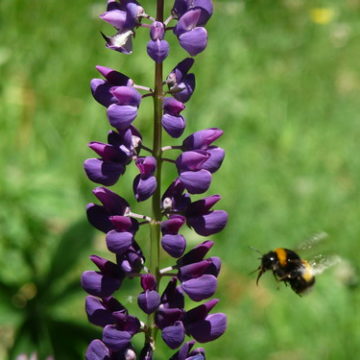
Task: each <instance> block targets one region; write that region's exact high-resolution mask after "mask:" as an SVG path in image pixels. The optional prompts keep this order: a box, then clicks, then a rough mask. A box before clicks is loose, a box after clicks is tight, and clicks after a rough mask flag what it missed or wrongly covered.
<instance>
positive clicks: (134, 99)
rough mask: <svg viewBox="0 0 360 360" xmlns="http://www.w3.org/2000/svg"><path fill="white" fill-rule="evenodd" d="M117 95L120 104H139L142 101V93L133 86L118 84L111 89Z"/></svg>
mask: <svg viewBox="0 0 360 360" xmlns="http://www.w3.org/2000/svg"><path fill="white" fill-rule="evenodd" d="M111 93H112V94H113V95H114V96H115V97H116V99H117V102H118V105H130V106H137V107H138V106H139V105H140V102H141V95H140V93H139V92H138V91H137V90H136V89H134V88H133V87H131V86H116V87H114V88H113V89H112V90H111Z"/></svg>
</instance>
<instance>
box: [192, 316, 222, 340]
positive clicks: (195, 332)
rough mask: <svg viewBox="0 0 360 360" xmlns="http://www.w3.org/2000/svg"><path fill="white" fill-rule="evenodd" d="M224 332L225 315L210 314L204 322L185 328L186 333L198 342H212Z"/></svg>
mask: <svg viewBox="0 0 360 360" xmlns="http://www.w3.org/2000/svg"><path fill="white" fill-rule="evenodd" d="M225 330H226V315H225V314H223V313H217V314H210V315H208V316H207V317H206V318H205V319H204V320H201V321H198V322H194V323H192V324H190V325H188V326H187V327H186V331H187V332H189V333H190V335H191V336H192V337H193V338H194V339H195V340H196V341H198V342H200V343H205V342H209V341H213V340H215V339H217V338H218V337H219V336H221V335H222V334H223V333H224V332H225Z"/></svg>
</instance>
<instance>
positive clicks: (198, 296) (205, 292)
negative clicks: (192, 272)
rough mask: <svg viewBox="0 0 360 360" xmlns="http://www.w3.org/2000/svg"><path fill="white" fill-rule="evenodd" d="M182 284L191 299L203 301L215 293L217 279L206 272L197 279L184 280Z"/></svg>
mask: <svg viewBox="0 0 360 360" xmlns="http://www.w3.org/2000/svg"><path fill="white" fill-rule="evenodd" d="M181 286H182V289H183V290H184V291H185V292H186V294H187V295H188V296H189V297H190V299H191V300H194V301H201V300H204V299H207V298H209V297H210V296H213V295H214V294H215V291H216V288H217V280H216V277H215V276H214V275H208V274H205V275H202V276H200V277H198V278H196V279H190V280H187V281H184V282H183V283H182V285H181Z"/></svg>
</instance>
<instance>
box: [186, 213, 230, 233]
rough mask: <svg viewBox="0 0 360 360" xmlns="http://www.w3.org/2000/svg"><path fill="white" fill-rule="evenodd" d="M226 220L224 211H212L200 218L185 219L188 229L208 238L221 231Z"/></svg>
mask: <svg viewBox="0 0 360 360" xmlns="http://www.w3.org/2000/svg"><path fill="white" fill-rule="evenodd" d="M227 220H228V214H227V212H226V211H224V210H214V211H211V212H209V213H207V214H204V215H200V216H193V217H188V218H187V223H188V225H189V226H190V227H192V228H194V230H195V231H196V232H197V233H198V234H199V235H202V236H209V235H212V234H216V233H218V232H219V231H221V230H222V229H223V228H224V227H225V225H226V223H227Z"/></svg>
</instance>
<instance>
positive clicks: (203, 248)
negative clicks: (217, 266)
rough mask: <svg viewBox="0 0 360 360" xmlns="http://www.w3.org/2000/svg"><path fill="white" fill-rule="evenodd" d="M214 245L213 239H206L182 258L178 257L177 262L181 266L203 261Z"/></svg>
mask: <svg viewBox="0 0 360 360" xmlns="http://www.w3.org/2000/svg"><path fill="white" fill-rule="evenodd" d="M213 246H214V242H213V241H210V240H206V241H204V242H202V243H201V244H199V245H197V246H195V247H194V248H193V249H191V250H190V251H189V252H187V253H186V254H185V255H184V256H183V257H182V258H181V259H178V260H177V262H176V263H177V265H179V266H183V265H187V264H192V263H194V262H198V261H201V260H202V259H203V258H204V256H205V255H206V254H207V253H208V252H209V250H210V249H211V248H212V247H213Z"/></svg>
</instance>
